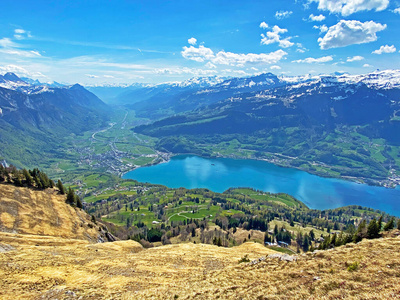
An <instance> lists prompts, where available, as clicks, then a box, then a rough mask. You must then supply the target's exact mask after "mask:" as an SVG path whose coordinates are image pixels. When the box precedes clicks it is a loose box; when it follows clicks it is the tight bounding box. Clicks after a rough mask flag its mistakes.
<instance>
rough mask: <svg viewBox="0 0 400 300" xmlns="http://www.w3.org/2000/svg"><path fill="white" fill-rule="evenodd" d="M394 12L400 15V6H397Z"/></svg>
mask: <svg viewBox="0 0 400 300" xmlns="http://www.w3.org/2000/svg"><path fill="white" fill-rule="evenodd" d="M393 12H394V13H395V14H399V15H400V7H398V8H395V9H394V10H393Z"/></svg>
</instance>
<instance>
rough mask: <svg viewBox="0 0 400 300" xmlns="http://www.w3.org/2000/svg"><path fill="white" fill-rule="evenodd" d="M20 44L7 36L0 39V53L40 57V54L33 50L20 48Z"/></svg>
mask: <svg viewBox="0 0 400 300" xmlns="http://www.w3.org/2000/svg"><path fill="white" fill-rule="evenodd" d="M19 48H22V45H20V44H17V43H15V42H14V41H12V40H11V39H9V38H2V39H0V53H3V54H6V55H13V56H15V55H16V56H20V57H40V56H41V54H40V53H39V52H38V51H35V50H21V49H19Z"/></svg>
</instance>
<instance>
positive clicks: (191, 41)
mask: <svg viewBox="0 0 400 300" xmlns="http://www.w3.org/2000/svg"><path fill="white" fill-rule="evenodd" d="M188 43H189V44H190V45H192V46H194V45H196V43H197V40H196V39H195V38H194V37H192V38H190V39H188Z"/></svg>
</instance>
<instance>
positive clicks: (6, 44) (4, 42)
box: [0, 38, 20, 48]
mask: <svg viewBox="0 0 400 300" xmlns="http://www.w3.org/2000/svg"><path fill="white" fill-rule="evenodd" d="M0 47H2V48H18V47H20V45H18V44H17V43H15V42H13V41H12V40H11V39H9V38H2V39H0Z"/></svg>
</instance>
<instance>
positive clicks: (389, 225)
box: [383, 217, 394, 231]
mask: <svg viewBox="0 0 400 300" xmlns="http://www.w3.org/2000/svg"><path fill="white" fill-rule="evenodd" d="M393 228H394V217H392V218H391V219H390V221H389V222H387V223H386V225H385V227H383V230H384V231H389V230H392V229H393Z"/></svg>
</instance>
